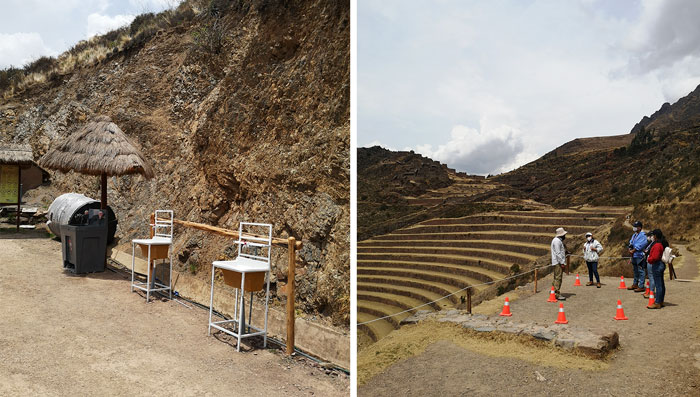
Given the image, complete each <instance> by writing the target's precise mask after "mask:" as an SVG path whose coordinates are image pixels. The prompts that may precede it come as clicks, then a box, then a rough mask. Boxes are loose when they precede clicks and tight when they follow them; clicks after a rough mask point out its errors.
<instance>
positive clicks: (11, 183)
mask: <svg viewBox="0 0 700 397" xmlns="http://www.w3.org/2000/svg"><path fill="white" fill-rule="evenodd" d="M18 174H19V166H18V165H0V203H2V204H15V203H17V190H18V189H17V188H18V187H19V178H18V177H19V175H18Z"/></svg>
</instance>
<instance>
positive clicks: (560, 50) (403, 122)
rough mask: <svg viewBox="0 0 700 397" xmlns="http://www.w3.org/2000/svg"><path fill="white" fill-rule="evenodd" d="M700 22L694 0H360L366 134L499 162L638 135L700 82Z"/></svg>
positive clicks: (461, 164) (492, 167)
mask: <svg viewBox="0 0 700 397" xmlns="http://www.w3.org/2000/svg"><path fill="white" fill-rule="evenodd" d="M698 20H700V2H698V1H696V0H676V1H660V0H637V1H629V2H610V1H607V0H579V1H569V2H559V1H548V0H535V1H528V2H522V1H516V0H511V1H508V0H505V1H499V2H459V1H449V0H443V1H438V2H431V3H429V4H428V3H425V2H420V1H408V0H406V1H401V2H399V3H397V2H392V1H388V2H359V3H358V82H357V88H358V142H359V144H361V145H362V144H364V143H365V142H367V141H369V140H375V141H381V142H383V143H385V144H388V145H392V146H394V147H404V146H406V145H408V146H410V147H412V148H414V149H415V150H416V151H419V152H422V153H423V154H426V155H428V156H433V157H434V158H435V159H436V160H440V161H442V162H446V163H447V164H448V166H450V167H454V168H458V169H460V168H461V169H462V170H464V171H467V172H473V173H497V172H500V171H507V170H510V169H513V168H516V167H518V166H520V165H523V164H525V163H527V162H529V161H531V160H533V159H535V158H537V157H539V156H541V155H543V154H545V153H547V152H549V151H550V150H552V149H554V148H556V147H557V146H559V145H562V144H564V143H565V142H567V141H570V140H572V139H575V138H579V137H591V136H603V135H616V134H625V133H628V132H629V131H630V129H631V128H632V127H633V126H634V124H635V123H636V122H638V121H639V120H640V119H641V118H642V117H643V116H644V115H649V114H651V113H653V112H654V111H656V110H657V109H658V108H659V107H660V106H661V104H662V103H663V102H666V101H668V102H674V101H676V100H677V99H678V98H680V97H681V96H684V95H686V94H687V93H689V92H690V91H692V90H693V89H694V88H695V87H696V86H697V85H698V83H700V24H697V23H696V22H697V21H698ZM634 67H636V69H634ZM506 132H508V133H512V135H510V136H509V135H507V134H506ZM504 134H506V135H504ZM473 147H478V148H480V150H478V151H477V150H473V149H469V148H473ZM482 152H486V153H491V155H490V156H482V157H480V156H481V153H482ZM467 167H469V168H467Z"/></svg>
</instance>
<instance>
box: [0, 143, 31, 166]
mask: <svg viewBox="0 0 700 397" xmlns="http://www.w3.org/2000/svg"><path fill="white" fill-rule="evenodd" d="M33 162H34V156H33V155H32V147H31V146H29V145H21V144H14V143H2V144H0V164H19V165H29V164H32V163H33Z"/></svg>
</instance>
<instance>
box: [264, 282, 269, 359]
mask: <svg viewBox="0 0 700 397" xmlns="http://www.w3.org/2000/svg"><path fill="white" fill-rule="evenodd" d="M269 299H270V272H267V291H266V292H265V333H264V334H263V348H265V347H267V302H268V300H269Z"/></svg>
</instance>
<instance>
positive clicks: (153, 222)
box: [148, 212, 156, 238]
mask: <svg viewBox="0 0 700 397" xmlns="http://www.w3.org/2000/svg"><path fill="white" fill-rule="evenodd" d="M155 224H156V213H155V212H154V213H152V214H151V223H149V224H148V230H149V235H150V237H149V238H153V230H154V227H153V226H152V225H155Z"/></svg>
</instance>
